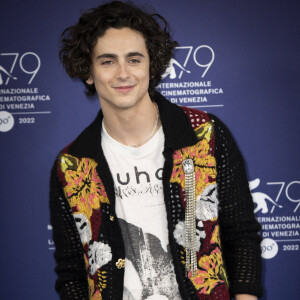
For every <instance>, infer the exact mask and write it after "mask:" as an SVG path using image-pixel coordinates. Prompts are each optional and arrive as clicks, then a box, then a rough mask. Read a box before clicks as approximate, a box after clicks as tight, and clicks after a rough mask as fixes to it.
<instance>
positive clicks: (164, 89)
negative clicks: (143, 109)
mask: <svg viewBox="0 0 300 300" xmlns="http://www.w3.org/2000/svg"><path fill="white" fill-rule="evenodd" d="M136 3H138V5H140V6H146V7H147V8H148V10H149V11H152V7H154V8H155V10H156V11H157V12H158V13H160V14H161V15H163V16H164V17H165V18H166V19H167V20H168V21H169V23H170V27H171V29H172V35H173V38H174V39H175V40H177V41H178V42H179V46H178V47H177V48H176V49H175V53H174V57H173V58H172V60H171V62H170V65H169V67H168V69H167V70H166V72H165V73H164V75H163V80H162V82H161V83H160V84H159V86H158V90H159V91H160V92H161V93H162V94H163V95H164V96H165V97H166V98H168V99H169V100H170V101H171V102H173V103H176V104H177V105H181V106H190V107H194V108H197V109H200V110H204V111H207V112H210V113H213V114H215V115H216V116H218V117H219V118H220V119H221V120H223V121H224V123H225V124H226V125H227V126H228V127H229V129H230V130H231V132H232V133H233V135H234V137H235V139H236V141H237V143H238V145H239V148H240V150H241V152H242V153H243V155H244V158H245V161H246V165H247V172H248V177H249V186H250V190H251V193H252V196H253V201H254V204H255V214H256V216H257V219H258V221H259V222H260V223H261V225H262V231H261V236H262V237H263V241H262V244H261V248H262V257H263V264H264V265H263V284H264V288H265V295H264V297H263V299H269V300H271V299H272V300H282V299H298V298H299V292H300V290H299V283H298V281H299V277H300V271H299V270H300V258H299V257H300V255H299V254H300V248H299V247H300V236H299V234H300V222H299V221H300V175H299V166H300V164H299V162H300V160H299V150H300V141H299V119H300V104H299V103H300V101H299V95H300V85H299V70H300V59H299V53H300V40H299V36H300V32H299V28H300V21H299V20H300V19H299V13H300V3H299V1H296V0H281V1H279V0H273V1H271V0H268V1H259V0H255V1H238V0H228V1H217V0H216V1H204V0H200V1H199V0H188V1H171V0H166V1H160V0H152V1H151V2H150V1H149V2H148V1H145V0H143V1H138V2H136ZM99 4H101V1H95V0H89V1H80V0H64V1H58V0H52V1H47V0H43V1H33V0H27V1H20V0H10V1H4V2H3V3H1V10H0V27H1V31H0V145H1V178H0V180H1V181H0V182H1V192H0V198H1V208H2V215H1V218H0V225H1V228H2V230H1V232H2V234H1V236H2V247H1V266H2V267H1V280H2V291H1V299H45V300H50V299H51V300H52V299H59V297H58V295H57V294H56V292H55V290H54V282H55V279H56V274H55V272H54V267H55V263H54V259H53V253H54V249H55V245H54V243H53V240H52V228H51V225H50V221H49V204H48V203H49V202H48V201H49V200H48V199H49V197H48V195H49V175H50V169H51V167H52V164H53V162H54V160H55V157H56V155H57V154H58V152H59V151H60V150H61V149H62V148H63V147H64V146H66V145H67V144H68V143H70V142H71V141H72V140H74V139H75V138H76V136H77V135H78V134H79V133H80V132H81V131H82V130H83V129H84V128H85V127H86V126H87V125H88V124H89V123H90V122H92V120H93V119H94V118H95V116H96V114H97V112H98V110H99V108H100V106H99V101H98V99H97V97H95V98H93V99H88V98H86V96H85V95H84V93H83V85H82V83H81V82H79V81H78V80H72V79H70V78H68V76H67V74H66V73H65V71H64V70H63V68H62V66H61V64H60V62H59V59H58V49H59V45H58V40H59V36H60V34H61V33H62V31H63V30H64V29H65V28H66V27H68V26H70V25H73V24H75V23H76V22H77V20H78V18H79V16H80V14H81V13H82V12H83V11H85V10H87V9H88V8H92V7H95V6H98V5H99ZM99 134H100V133H99Z"/></svg>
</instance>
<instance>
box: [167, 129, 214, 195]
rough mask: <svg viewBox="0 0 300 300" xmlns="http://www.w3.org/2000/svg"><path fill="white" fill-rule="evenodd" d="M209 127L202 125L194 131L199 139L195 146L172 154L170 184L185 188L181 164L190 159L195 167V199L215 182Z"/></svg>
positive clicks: (210, 130)
mask: <svg viewBox="0 0 300 300" xmlns="http://www.w3.org/2000/svg"><path fill="white" fill-rule="evenodd" d="M211 132H212V129H211V125H210V123H204V124H202V125H201V126H199V127H198V128H196V129H195V133H196V135H197V137H198V139H199V142H198V143H197V144H196V145H193V146H190V147H185V148H182V149H179V150H177V151H175V152H174V154H173V160H174V163H173V172H172V175H171V182H177V183H178V184H179V185H180V186H181V188H183V189H184V188H185V176H184V171H183V168H182V162H183V161H184V160H185V159H189V158H190V159H192V160H193V163H194V167H195V177H196V182H197V185H196V197H197V196H199V194H200V193H201V192H202V190H203V189H204V188H205V187H206V186H207V185H208V184H210V182H212V181H215V178H216V175H217V172H216V160H215V158H214V156H212V155H210V154H209V153H210V144H209V142H210V139H211V135H212V134H211Z"/></svg>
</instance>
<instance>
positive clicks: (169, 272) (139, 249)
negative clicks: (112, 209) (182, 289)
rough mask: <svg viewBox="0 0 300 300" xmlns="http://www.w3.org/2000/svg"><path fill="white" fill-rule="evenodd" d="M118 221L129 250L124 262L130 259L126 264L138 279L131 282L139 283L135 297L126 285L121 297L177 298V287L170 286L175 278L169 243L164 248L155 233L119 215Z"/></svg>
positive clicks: (135, 299) (130, 298)
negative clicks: (137, 295)
mask: <svg viewBox="0 0 300 300" xmlns="http://www.w3.org/2000/svg"><path fill="white" fill-rule="evenodd" d="M119 223H120V226H121V228H122V233H123V235H124V241H125V249H128V250H129V251H127V255H126V264H127V263H128V262H130V263H131V266H130V267H129V268H132V267H133V269H134V271H135V272H136V273H137V276H138V277H139V281H140V282H136V283H135V284H136V285H137V286H141V289H139V290H140V292H141V295H139V296H140V297H138V298H135V297H134V296H133V295H132V294H131V293H130V290H128V289H126V290H124V293H123V299H128V300H137V299H143V300H144V299H151V296H153V298H152V299H170V300H171V299H176V300H177V299H178V300H179V299H181V298H180V296H179V295H178V290H176V289H174V281H176V278H175V273H174V267H173V262H172V259H171V253H170V248H169V246H168V248H167V251H165V250H164V249H163V248H162V245H161V242H160V240H159V239H158V238H157V237H156V236H155V235H153V234H150V233H146V234H145V233H144V232H143V230H142V229H141V228H139V227H137V226H134V225H133V224H130V223H127V222H126V221H124V220H122V219H119ZM126 267H127V266H126ZM132 271H133V270H132ZM154 295H155V298H154Z"/></svg>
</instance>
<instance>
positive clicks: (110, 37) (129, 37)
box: [94, 27, 147, 55]
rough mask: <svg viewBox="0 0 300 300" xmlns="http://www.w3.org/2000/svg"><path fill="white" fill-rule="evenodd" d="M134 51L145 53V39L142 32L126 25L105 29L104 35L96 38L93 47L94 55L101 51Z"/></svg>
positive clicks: (118, 52)
mask: <svg viewBox="0 0 300 300" xmlns="http://www.w3.org/2000/svg"><path fill="white" fill-rule="evenodd" d="M135 51H139V52H143V53H144V54H146V53H147V48H146V43H145V39H144V37H143V35H142V33H140V32H139V31H136V30H132V29H130V28H128V27H125V28H121V29H115V28H109V29H107V30H106V31H105V33H104V35H103V36H101V37H99V38H98V40H97V43H96V45H95V48H94V54H95V55H100V54H103V53H115V54H122V53H128V52H135Z"/></svg>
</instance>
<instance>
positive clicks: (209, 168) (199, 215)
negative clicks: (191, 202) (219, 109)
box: [171, 122, 227, 295]
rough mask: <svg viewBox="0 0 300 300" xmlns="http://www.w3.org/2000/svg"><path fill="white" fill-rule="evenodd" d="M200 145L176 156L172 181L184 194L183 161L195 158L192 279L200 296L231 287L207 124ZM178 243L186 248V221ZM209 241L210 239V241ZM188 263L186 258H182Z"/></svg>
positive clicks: (177, 227) (199, 129)
mask: <svg viewBox="0 0 300 300" xmlns="http://www.w3.org/2000/svg"><path fill="white" fill-rule="evenodd" d="M195 133H196V135H197V138H198V143H197V144H196V145H193V146H190V147H186V148H182V149H180V150H177V151H175V152H174V153H173V162H174V163H173V172H172V175H171V182H174V183H177V184H179V186H180V188H181V191H182V192H183V194H184V190H185V174H184V171H183V167H182V162H183V160H185V159H188V158H190V159H192V160H193V163H194V167H195V182H196V186H195V189H196V191H195V193H196V237H197V238H196V251H197V252H198V270H197V275H196V276H194V277H189V278H190V280H191V281H192V283H193V285H194V286H195V288H196V289H197V291H198V293H199V294H206V295H208V294H211V293H212V291H213V290H214V288H215V287H216V286H219V285H221V284H227V281H226V273H225V269H224V267H223V260H222V256H221V251H220V247H221V245H220V238H219V226H218V224H217V220H218V219H217V218H218V204H219V201H218V191H217V185H216V177H217V171H216V161H215V158H214V156H213V155H211V154H212V151H211V150H212V149H211V145H210V141H211V139H212V137H213V129H212V125H211V123H210V122H206V123H204V124H202V125H200V126H199V127H197V128H196V129H195ZM173 235H174V238H175V240H176V242H177V243H178V244H179V245H180V246H182V247H183V248H184V247H185V222H184V221H179V222H178V223H177V224H176V225H175V229H174V232H173ZM206 239H209V240H206ZM181 259H182V263H183V264H185V255H184V256H183V257H182V258H181Z"/></svg>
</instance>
